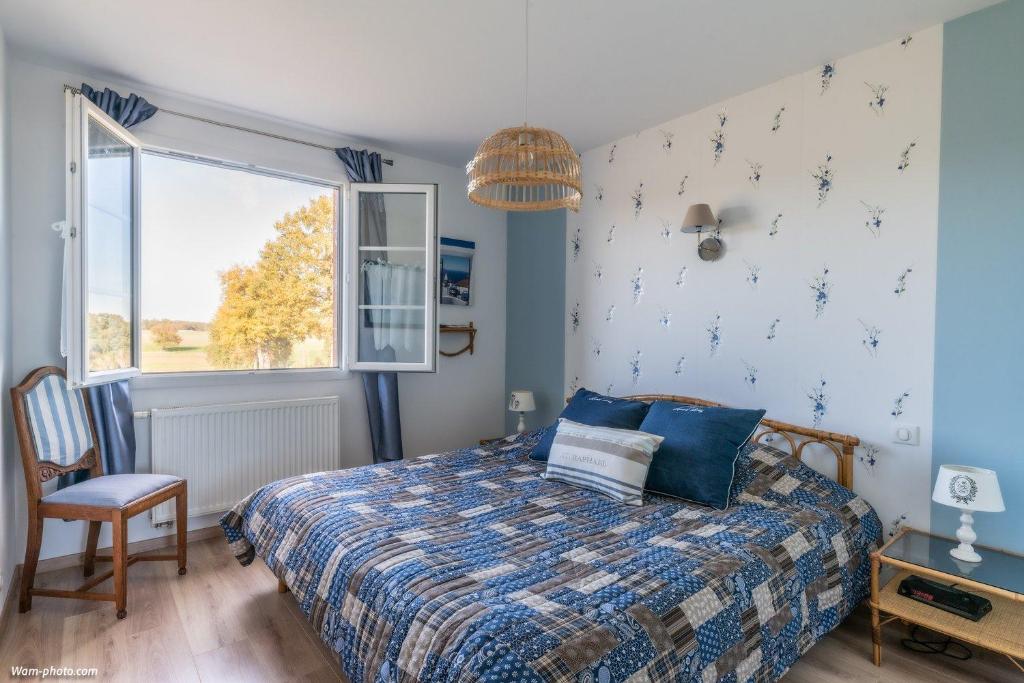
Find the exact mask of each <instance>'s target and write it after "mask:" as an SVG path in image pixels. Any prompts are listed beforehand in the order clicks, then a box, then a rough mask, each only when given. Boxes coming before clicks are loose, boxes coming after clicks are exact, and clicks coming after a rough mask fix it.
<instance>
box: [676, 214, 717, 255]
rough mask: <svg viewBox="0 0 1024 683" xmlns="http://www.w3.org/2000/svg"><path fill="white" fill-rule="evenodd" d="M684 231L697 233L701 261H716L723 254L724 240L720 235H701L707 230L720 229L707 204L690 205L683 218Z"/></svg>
mask: <svg viewBox="0 0 1024 683" xmlns="http://www.w3.org/2000/svg"><path fill="white" fill-rule="evenodd" d="M682 231H683V232H685V233H694V234H696V235H697V255H698V256H699V257H700V260H701V261H716V260H718V258H719V257H720V256H721V255H722V241H721V240H720V239H718V237H716V236H711V237H705V238H704V239H701V237H700V236H701V234H703V233H705V232H717V231H718V221H717V220H716V219H715V214H714V213H712V211H711V207H710V206H708V205H707V204H691V205H690V208H688V209H687V210H686V216H685V217H684V218H683V226H682Z"/></svg>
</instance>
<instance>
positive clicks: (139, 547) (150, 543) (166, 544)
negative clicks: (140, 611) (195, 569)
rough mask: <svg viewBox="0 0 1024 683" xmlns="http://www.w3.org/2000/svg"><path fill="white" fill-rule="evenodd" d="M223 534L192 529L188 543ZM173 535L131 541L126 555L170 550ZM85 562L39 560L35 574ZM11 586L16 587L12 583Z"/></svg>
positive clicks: (80, 556)
mask: <svg viewBox="0 0 1024 683" xmlns="http://www.w3.org/2000/svg"><path fill="white" fill-rule="evenodd" d="M223 533H224V532H223V531H221V528H220V527H219V526H210V527H206V528H204V529H193V530H192V531H190V532H188V542H189V543H192V542H194V541H203V540H206V539H208V538H215V537H217V536H219V535H221V534H223ZM174 539H175V535H174V534H168V535H167V536H157V537H156V538H147V539H145V540H143V541H133V542H131V543H129V544H128V553H129V554H133V553H145V552H149V551H150V550H159V549H161V548H170V547H171V546H173V545H174V543H175V540H174ZM112 550H113V549H112V548H97V549H96V552H97V554H99V555H110V554H111V552H112ZM84 561H85V553H84V552H79V553H72V554H70V555H61V556H60V557H50V558H47V559H45V560H39V564H37V565H36V574H42V573H44V572H53V571H57V570H58V569H67V568H68V567H81V566H82V563H83V562H84ZM16 571H17V574H19V575H20V571H21V565H20V564H19V565H18V568H17V570H16ZM11 585H12V586H13V585H16V584H15V583H14V582H13V581H12V582H11Z"/></svg>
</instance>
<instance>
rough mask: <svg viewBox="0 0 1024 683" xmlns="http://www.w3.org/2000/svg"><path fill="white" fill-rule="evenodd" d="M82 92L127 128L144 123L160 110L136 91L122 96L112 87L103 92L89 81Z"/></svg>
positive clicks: (84, 84) (83, 86)
mask: <svg viewBox="0 0 1024 683" xmlns="http://www.w3.org/2000/svg"><path fill="white" fill-rule="evenodd" d="M82 94H83V95H85V97H86V98H87V99H88V100H89V101H90V102H92V103H93V104H95V105H96V106H97V107H99V108H100V109H102V110H103V113H105V114H106V115H107V116H109V117H110V118H112V119H114V120H115V121H117V122H118V123H120V124H121V125H122V126H124V127H125V128H131V127H132V126H134V125H135V124H136V123H142V122H143V121H145V120H146V119H148V118H149V117H150V116H152V115H153V114H155V113H157V112H158V111H159V109H157V108H156V107H155V106H154V105H152V104H150V103H149V102H147V101H146V98H144V97H139V96H138V95H136V94H134V93H133V94H130V95H128V97H121V95H119V94H118V93H117V92H115V91H113V90H111V89H110V88H104V89H103V91H102V92H101V91H99V90H95V89H93V87H92V86H90V85H89V84H88V83H83V84H82Z"/></svg>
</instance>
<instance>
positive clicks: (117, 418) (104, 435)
mask: <svg viewBox="0 0 1024 683" xmlns="http://www.w3.org/2000/svg"><path fill="white" fill-rule="evenodd" d="M86 391H88V392H89V405H90V406H91V408H92V419H93V422H95V423H96V437H97V438H98V439H99V443H98V444H96V445H97V447H98V448H99V453H100V460H101V462H102V463H103V473H104V474H132V473H134V472H135V420H134V409H133V408H132V393H131V388H130V387H129V384H128V380H126V379H123V380H121V381H120V382H111V383H110V384H101V385H99V386H95V387H89V388H88V389H87V390H86ZM88 478H89V471H88V470H79V471H77V472H72V473H71V474H65V475H63V476H61V477H60V478H59V479H58V480H57V488H61V489H62V488H64V487H65V486H70V485H71V484H77V483H78V482H80V481H85V480H86V479H88Z"/></svg>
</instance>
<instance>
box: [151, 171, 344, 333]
mask: <svg viewBox="0 0 1024 683" xmlns="http://www.w3.org/2000/svg"><path fill="white" fill-rule="evenodd" d="M332 192H333V190H332V189H331V188H325V187H323V186H320V185H314V184H310V183H303V182H299V181H296V180H289V179H284V178H273V177H270V176H264V175H260V174H256V173H248V172H246V171H240V170H236V169H229V168H223V167H218V166H210V165H207V164H201V163H195V162H190V161H183V160H180V159H172V158H168V157H163V156H158V155H154V154H143V155H142V226H141V227H142V229H141V240H142V245H141V246H142V267H141V277H142V292H141V295H142V301H141V304H142V317H143V319H151V318H170V319H172V320H188V321H196V322H209V321H210V320H212V319H213V315H214V313H215V312H216V310H217V307H218V306H219V305H220V295H221V288H220V279H219V278H218V273H220V272H221V271H224V270H227V269H228V268H230V267H231V266H234V265H238V264H246V265H248V264H252V263H255V262H256V260H257V258H258V257H259V250H260V248H261V247H262V246H263V245H264V244H265V243H266V242H267V240H269V239H271V238H273V237H274V234H275V233H274V222H275V221H277V220H279V219H280V218H282V217H283V216H284V214H285V213H286V212H288V211H294V210H296V209H298V208H299V207H301V206H303V205H305V204H308V203H309V201H310V200H311V199H313V198H315V197H319V196H321V195H324V194H330V193H332Z"/></svg>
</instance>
